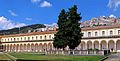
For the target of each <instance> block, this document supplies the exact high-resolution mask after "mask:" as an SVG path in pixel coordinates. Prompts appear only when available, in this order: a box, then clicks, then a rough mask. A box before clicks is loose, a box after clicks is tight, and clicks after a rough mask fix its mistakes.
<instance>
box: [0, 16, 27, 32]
mask: <svg viewBox="0 0 120 61" xmlns="http://www.w3.org/2000/svg"><path fill="white" fill-rule="evenodd" d="M22 26H26V24H24V23H14V22H12V21H11V20H8V19H7V18H5V17H4V16H1V17H0V29H2V30H3V29H11V28H15V27H22Z"/></svg>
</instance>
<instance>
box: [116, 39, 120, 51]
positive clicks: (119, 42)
mask: <svg viewBox="0 0 120 61" xmlns="http://www.w3.org/2000/svg"><path fill="white" fill-rule="evenodd" d="M116 49H117V51H119V52H120V40H117V42H116Z"/></svg>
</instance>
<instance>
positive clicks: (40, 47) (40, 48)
mask: <svg viewBox="0 0 120 61" xmlns="http://www.w3.org/2000/svg"><path fill="white" fill-rule="evenodd" d="M39 51H40V52H42V51H43V46H42V43H40V44H39Z"/></svg>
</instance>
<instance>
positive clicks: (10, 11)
mask: <svg viewBox="0 0 120 61" xmlns="http://www.w3.org/2000/svg"><path fill="white" fill-rule="evenodd" d="M8 12H9V13H10V14H11V15H12V16H18V15H17V14H16V13H15V12H13V11H12V10H8Z"/></svg>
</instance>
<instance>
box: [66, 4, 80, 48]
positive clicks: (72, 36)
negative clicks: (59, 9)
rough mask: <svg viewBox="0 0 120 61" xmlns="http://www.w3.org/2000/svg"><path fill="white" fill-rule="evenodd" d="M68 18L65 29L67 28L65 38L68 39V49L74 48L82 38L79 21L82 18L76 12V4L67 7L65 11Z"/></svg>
mask: <svg viewBox="0 0 120 61" xmlns="http://www.w3.org/2000/svg"><path fill="white" fill-rule="evenodd" d="M67 15H68V18H67V20H68V21H67V23H66V26H67V27H66V29H67V36H66V38H67V40H68V46H69V48H70V49H72V50H73V49H75V47H77V46H78V45H79V44H80V42H81V38H82V33H81V28H80V23H79V21H80V20H81V19H82V17H81V16H80V14H78V13H77V6H76V5H74V6H73V7H71V8H70V9H69V11H68V12H67Z"/></svg>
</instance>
